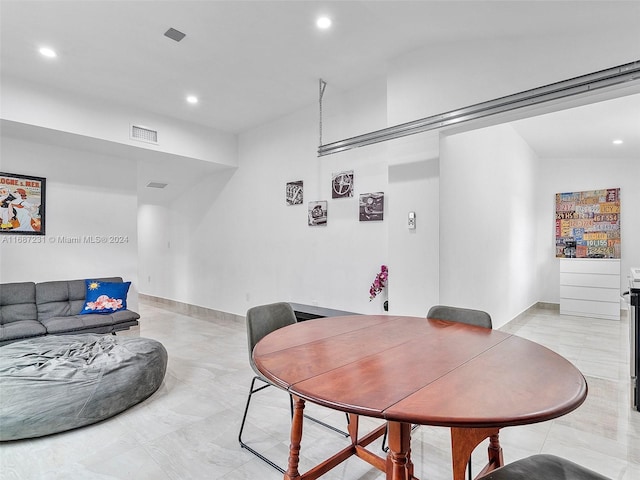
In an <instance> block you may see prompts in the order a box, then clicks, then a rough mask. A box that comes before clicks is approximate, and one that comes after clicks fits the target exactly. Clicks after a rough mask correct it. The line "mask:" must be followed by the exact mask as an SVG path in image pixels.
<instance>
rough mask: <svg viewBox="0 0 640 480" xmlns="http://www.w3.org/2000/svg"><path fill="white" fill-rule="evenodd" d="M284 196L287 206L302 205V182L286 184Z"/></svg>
mask: <svg viewBox="0 0 640 480" xmlns="http://www.w3.org/2000/svg"><path fill="white" fill-rule="evenodd" d="M285 195H286V202H287V205H302V200H303V197H304V184H303V182H302V180H298V181H296V182H289V183H287V188H286V193H285Z"/></svg>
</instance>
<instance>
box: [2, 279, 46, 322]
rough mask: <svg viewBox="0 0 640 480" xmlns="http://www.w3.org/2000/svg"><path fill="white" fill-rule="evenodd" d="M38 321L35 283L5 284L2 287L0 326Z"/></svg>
mask: <svg viewBox="0 0 640 480" xmlns="http://www.w3.org/2000/svg"><path fill="white" fill-rule="evenodd" d="M37 319H38V310H37V308H36V284H35V283H33V282H19V283H4V284H2V286H0V325H5V324H7V323H11V322H23V321H26V320H37Z"/></svg>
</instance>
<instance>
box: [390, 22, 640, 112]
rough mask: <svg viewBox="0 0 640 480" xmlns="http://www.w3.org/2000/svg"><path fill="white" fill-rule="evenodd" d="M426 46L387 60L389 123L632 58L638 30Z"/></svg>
mask: <svg viewBox="0 0 640 480" xmlns="http://www.w3.org/2000/svg"><path fill="white" fill-rule="evenodd" d="M495 35H496V38H493V39H487V40H485V41H474V42H453V43H449V44H442V45H439V46H435V47H434V46H429V47H428V48H423V49H418V50H415V51H412V52H409V53H407V54H405V55H402V56H400V57H398V58H396V59H394V60H393V61H392V62H390V68H389V72H390V73H389V78H388V88H389V90H388V104H389V106H388V111H389V125H396V124H399V123H404V122H409V121H412V120H417V119H420V118H424V117H427V116H430V115H436V114H439V113H443V112H447V111H450V110H455V109H458V108H463V107H467V106H469V105H473V104H475V103H479V102H484V101H488V100H493V99H496V98H499V97H502V96H505V95H510V94H514V93H519V92H522V91H524V90H528V89H531V88H536V87H541V86H543V85H547V84H550V83H554V82H558V81H561V80H566V79H569V78H573V77H576V76H580V75H586V74H588V73H591V72H595V71H598V70H602V69H605V68H610V67H614V66H616V65H622V64H625V63H629V62H633V61H636V60H637V59H638V47H637V45H638V32H637V31H629V30H623V29H620V30H618V31H617V32H616V35H615V36H611V35H609V32H604V31H589V32H585V34H584V35H583V36H577V35H575V34H573V35H570V36H569V35H560V36H558V35H556V36H552V35H544V34H540V35H536V36H533V37H530V38H524V37H519V38H517V39H514V38H508V37H507V38H500V37H499V35H500V32H495Z"/></svg>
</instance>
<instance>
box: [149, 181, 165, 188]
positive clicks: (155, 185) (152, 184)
mask: <svg viewBox="0 0 640 480" xmlns="http://www.w3.org/2000/svg"><path fill="white" fill-rule="evenodd" d="M167 185H169V184H168V183H160V182H149V183H147V187H149V188H164V187H166V186H167Z"/></svg>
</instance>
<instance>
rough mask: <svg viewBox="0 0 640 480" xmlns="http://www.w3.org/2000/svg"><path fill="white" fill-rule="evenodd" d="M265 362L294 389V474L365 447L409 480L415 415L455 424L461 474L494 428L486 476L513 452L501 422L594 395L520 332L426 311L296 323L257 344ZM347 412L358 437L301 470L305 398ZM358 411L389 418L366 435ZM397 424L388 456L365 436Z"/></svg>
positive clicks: (573, 371) (311, 475)
mask: <svg viewBox="0 0 640 480" xmlns="http://www.w3.org/2000/svg"><path fill="white" fill-rule="evenodd" d="M253 358H254V361H255V364H256V366H257V368H258V369H259V370H260V372H261V373H262V374H263V375H264V376H265V377H266V378H267V379H269V380H270V381H271V382H272V383H273V384H275V385H276V386H279V387H280V388H282V389H285V390H287V391H288V392H289V393H291V394H292V395H293V398H294V416H293V420H292V424H291V446H290V452H289V462H288V468H287V471H286V473H285V475H284V478H285V480H294V479H300V480H313V479H315V478H318V477H320V476H321V475H323V474H324V473H326V472H327V471H329V470H330V469H331V468H333V467H335V466H336V465H338V464H340V463H341V462H342V461H344V460H345V459H346V458H348V457H350V456H352V455H355V456H358V457H360V458H362V459H363V460H365V461H367V462H369V463H370V464H371V465H373V466H374V467H376V468H378V469H380V470H382V471H385V472H386V478H387V479H393V480H400V479H402V480H411V479H413V478H415V477H414V476H413V463H412V461H411V454H410V451H411V449H410V442H411V436H410V433H411V428H412V425H414V424H420V425H435V426H443V427H449V428H450V429H451V446H452V469H453V472H452V474H453V479H454V480H464V476H465V470H466V465H467V463H468V460H469V458H470V456H471V453H472V452H473V450H474V449H475V447H476V446H477V445H479V443H480V442H482V441H483V440H485V439H487V438H489V447H488V457H489V461H488V464H487V466H486V467H485V469H484V470H483V471H482V472H480V474H479V475H482V474H484V473H486V472H488V471H490V470H492V469H494V468H497V467H499V466H501V465H502V464H503V463H504V462H503V458H502V449H501V447H500V442H499V431H500V429H501V428H503V427H507V426H515V425H525V424H530V423H536V422H543V421H546V420H550V419H553V418H556V417H559V416H562V415H565V414H567V413H569V412H571V411H572V410H574V409H576V408H577V407H578V406H580V405H581V404H582V403H583V402H584V400H585V399H586V396H587V383H586V381H585V379H584V377H583V375H582V374H581V373H580V371H579V370H578V369H577V368H576V367H575V366H574V365H573V364H571V363H570V362H569V361H568V360H566V359H565V358H563V357H562V356H560V355H558V354H557V353H554V352H553V351H551V350H549V349H547V348H546V347H543V346H542V345H539V344H537V343H535V342H532V341H529V340H526V339H524V338H521V337H518V336H516V335H511V334H508V333H505V332H501V331H498V330H492V329H487V328H482V327H476V326H471V325H466V324H462V323H454V322H448V321H443V320H435V319H428V318H424V317H405V316H392V315H355V316H345V317H330V318H320V319H315V320H310V321H306V322H301V323H297V324H294V325H289V326H287V327H284V328H281V329H279V330H276V331H275V332H272V333H271V334H269V335H267V336H266V337H264V338H263V339H262V340H261V341H260V342H258V344H257V345H256V347H255V348H254V350H253ZM306 401H309V402H313V403H315V404H318V405H323V406H326V407H329V408H332V409H335V410H340V411H344V412H347V413H348V414H349V418H350V422H349V433H350V437H351V444H350V445H349V446H348V447H347V448H344V449H342V450H340V451H339V452H337V453H336V454H335V455H334V456H332V457H331V458H329V459H327V460H326V461H324V462H323V463H321V464H319V465H318V466H316V467H314V468H312V469H311V470H309V471H307V472H305V473H303V474H301V473H300V472H299V471H298V465H299V453H300V446H301V440H302V423H303V410H304V406H305V402H306ZM360 415H364V416H367V417H375V418H381V419H384V420H386V424H383V425H381V426H380V427H379V428H377V429H376V430H374V431H373V432H370V433H369V434H367V435H365V436H362V437H359V433H358V418H359V416H360ZM385 429H388V430H387V431H388V439H389V451H388V453H387V456H386V457H380V456H379V455H377V454H375V453H373V452H372V451H370V450H368V449H367V448H366V447H367V445H369V444H370V443H372V442H373V441H374V440H375V439H377V438H379V437H380V436H382V435H383V434H384V431H385Z"/></svg>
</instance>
